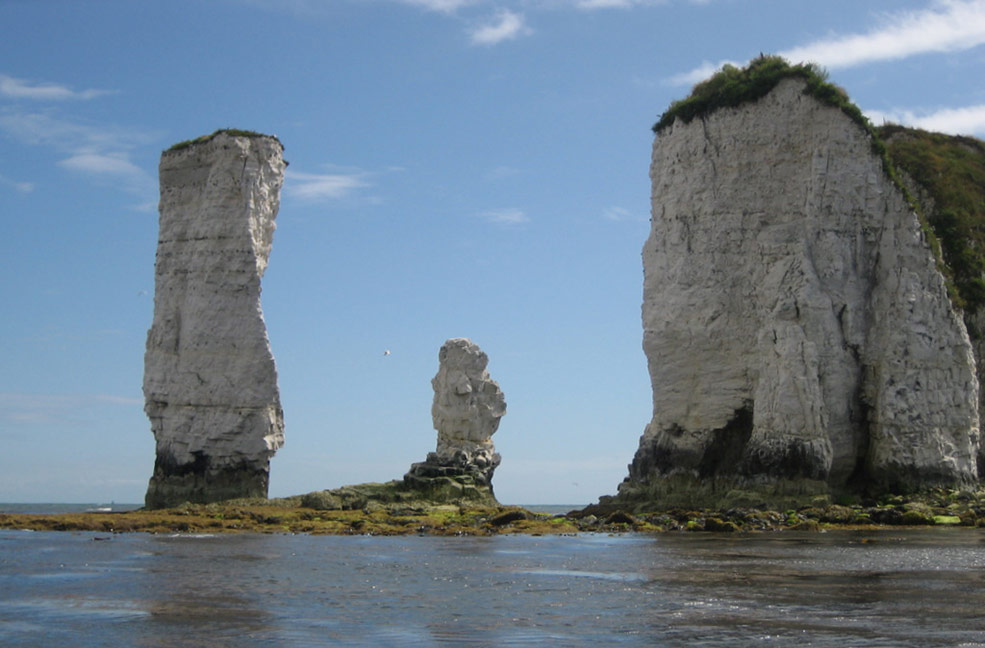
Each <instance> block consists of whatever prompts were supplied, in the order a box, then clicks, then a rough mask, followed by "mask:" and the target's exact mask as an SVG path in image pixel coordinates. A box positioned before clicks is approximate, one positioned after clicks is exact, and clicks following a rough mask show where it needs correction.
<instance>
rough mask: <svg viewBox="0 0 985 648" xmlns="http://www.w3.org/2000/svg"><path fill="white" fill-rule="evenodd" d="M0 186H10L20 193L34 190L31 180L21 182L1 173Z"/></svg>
mask: <svg viewBox="0 0 985 648" xmlns="http://www.w3.org/2000/svg"><path fill="white" fill-rule="evenodd" d="M0 186H4V187H11V188H12V189H16V190H17V191H19V192H21V193H31V192H32V191H34V183H33V182H23V181H20V180H13V179H11V178H8V177H7V176H5V175H2V174H0Z"/></svg>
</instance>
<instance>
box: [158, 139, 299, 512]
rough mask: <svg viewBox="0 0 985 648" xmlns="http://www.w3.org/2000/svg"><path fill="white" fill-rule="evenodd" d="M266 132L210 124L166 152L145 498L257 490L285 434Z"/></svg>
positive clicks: (272, 155) (271, 143)
mask: <svg viewBox="0 0 985 648" xmlns="http://www.w3.org/2000/svg"><path fill="white" fill-rule="evenodd" d="M282 152H283V147H282V146H281V144H280V142H278V141H277V140H276V139H275V138H272V137H264V136H255V137H254V136H234V135H230V134H227V133H218V134H216V135H215V136H214V137H212V138H207V139H206V138H203V141H196V142H195V143H192V144H191V145H189V146H184V147H183V148H176V149H172V150H169V151H165V152H164V153H163V155H162V156H161V163H160V185H161V201H160V233H159V241H158V247H157V259H156V263H155V292H154V321H153V324H152V326H151V329H150V331H149V332H148V335H147V350H146V354H145V357H144V396H145V399H146V404H145V408H144V409H145V411H146V412H147V416H148V417H149V418H150V422H151V429H152V431H153V433H154V438H155V440H156V442H157V460H156V462H155V465H154V474H153V476H152V477H151V479H150V484H149V486H148V489H147V495H146V498H145V504H146V505H147V506H148V507H152V508H159V507H165V506H174V505H177V504H180V503H181V502H185V501H191V502H202V503H204V502H212V501H217V500H222V499H228V498H233V497H258V496H259V497H266V495H267V484H268V475H269V470H270V458H271V457H272V456H273V454H274V452H275V451H276V450H277V449H278V448H279V447H281V446H282V445H283V443H284V420H283V413H282V410H281V405H280V397H279V392H278V389H277V370H276V368H275V366H274V358H273V355H272V353H271V350H270V344H269V342H268V339H267V330H266V324H265V323H264V319H263V312H262V311H261V308H260V278H261V277H262V276H263V273H264V270H265V269H266V267H267V259H268V257H269V255H270V248H271V245H272V241H273V234H274V219H275V217H276V215H277V211H278V208H279V205H280V189H281V185H282V184H283V178H284V168H285V166H286V165H285V162H284V160H283V157H282Z"/></svg>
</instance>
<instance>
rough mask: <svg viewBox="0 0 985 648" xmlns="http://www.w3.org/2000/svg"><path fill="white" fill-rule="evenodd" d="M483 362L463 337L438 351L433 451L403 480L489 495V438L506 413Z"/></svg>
mask: <svg viewBox="0 0 985 648" xmlns="http://www.w3.org/2000/svg"><path fill="white" fill-rule="evenodd" d="M487 364H489V358H488V356H486V354H485V353H484V352H483V351H482V349H480V348H479V345H477V344H475V343H474V342H472V341H471V340H469V339H467V338H453V339H450V340H448V341H446V342H445V343H444V345H442V347H441V350H440V351H439V352H438V373H437V374H436V375H435V377H434V379H433V380H431V386H432V387H433V388H434V401H433V403H432V405H431V418H432V420H433V421H434V429H435V430H437V432H438V443H437V448H436V449H435V451H434V452H430V453H428V455H427V459H426V460H425V461H424V462H422V463H415V464H414V465H413V466H411V469H410V471H409V472H408V473H407V474H406V475H405V476H404V482H405V484H407V485H408V486H410V487H413V488H417V489H425V490H426V489H434V487H435V485H436V481H435V480H437V481H438V482H445V483H451V482H454V483H457V484H459V487H460V486H461V485H464V486H466V487H469V488H471V487H478V488H479V489H482V490H488V492H489V493H490V494H492V477H493V472H494V471H495V470H496V467H497V466H498V465H499V463H500V456H499V454H498V453H497V452H496V448H495V447H494V446H493V442H492V436H493V434H495V433H496V429H497V428H498V427H499V421H500V419H501V418H502V417H503V416H504V415H505V414H506V399H505V397H504V396H503V392H502V390H501V389H500V388H499V384H497V383H496V381H495V380H493V379H492V378H490V376H489V372H488V371H487V370H486V365H487Z"/></svg>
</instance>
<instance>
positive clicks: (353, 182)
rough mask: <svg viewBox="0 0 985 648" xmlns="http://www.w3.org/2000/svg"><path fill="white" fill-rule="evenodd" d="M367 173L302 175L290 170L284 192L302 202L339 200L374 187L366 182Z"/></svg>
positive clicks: (285, 180)
mask: <svg viewBox="0 0 985 648" xmlns="http://www.w3.org/2000/svg"><path fill="white" fill-rule="evenodd" d="M366 175H367V174H366V173H363V172H357V173H301V172H299V171H291V170H288V171H287V172H286V174H285V177H284V191H285V193H288V194H290V195H292V196H295V197H296V198H300V199H302V200H312V201H318V200H338V199H340V198H347V197H349V196H351V195H352V194H353V193H354V192H356V191H358V190H360V189H363V188H366V187H369V186H372V185H371V184H370V183H369V182H367V181H366V179H365V178H366Z"/></svg>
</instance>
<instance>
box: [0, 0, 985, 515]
mask: <svg viewBox="0 0 985 648" xmlns="http://www.w3.org/2000/svg"><path fill="white" fill-rule="evenodd" d="M760 52H766V53H781V54H785V55H788V56H789V57H790V58H791V59H792V60H794V61H799V60H813V61H816V62H818V63H820V64H821V65H823V66H825V67H827V69H828V70H829V71H830V73H831V79H832V81H834V82H835V83H837V84H839V85H841V86H842V87H844V88H845V89H846V90H847V91H848V92H849V94H850V95H851V96H852V98H853V99H854V100H855V102H856V103H857V104H858V105H859V106H860V107H861V108H862V109H863V110H864V111H865V112H866V113H867V114H868V115H870V117H871V118H872V119H873V121H876V122H877V123H879V122H881V121H882V120H883V119H892V120H895V121H902V122H904V123H908V124H914V125H920V126H922V127H925V128H930V129H934V130H942V131H946V132H955V133H963V134H973V135H977V136H979V137H983V136H985V84H983V80H985V74H983V72H985V1H982V0H978V1H972V0H960V1H959V0H950V1H933V0H924V1H909V2H906V1H901V0H891V1H890V0H871V1H868V2H859V1H858V0H853V1H851V2H846V1H843V0H825V1H824V2H794V1H788V0H784V1H774V0H760V1H752V0H705V1H702V2H697V1H688V0H664V1H646V0H583V1H578V0H567V1H565V0H402V1H401V0H320V1H319V0H253V1H247V0H211V1H208V2H206V1H199V2H190V1H187V0H169V1H168V2H139V3H137V2H127V1H122V0H98V1H95V0H94V1H92V2H77V1H74V0H65V1H58V0H0V218H2V222H3V236H2V237H0V258H2V259H3V272H2V274H0V302H2V304H3V317H2V318H0V345H2V352H0V357H2V358H3V361H2V363H0V443H2V444H3V452H2V453H0V501H8V502H9V501H22V502H39V501H94V502H95V501H103V502H108V501H111V500H115V501H117V502H140V501H142V500H143V495H144V491H145V489H146V484H147V479H148V478H149V476H150V474H151V470H152V468H153V462H154V443H153V438H152V436H151V433H150V426H149V423H148V422H147V419H146V417H145V416H144V413H143V397H142V394H141V383H142V377H143V352H144V343H145V337H146V331H147V328H148V327H149V325H150V322H151V315H152V299H153V287H154V286H153V283H154V267H153V262H154V251H155V246H156V240H157V239H156V237H157V212H156V208H157V163H158V160H159V157H160V152H161V151H162V150H163V149H166V148H167V147H169V146H170V145H171V144H173V143H175V142H178V141H181V140H185V139H189V138H193V137H196V136H198V135H202V134H206V133H210V132H212V131H213V130H215V129H217V128H223V127H234V128H243V129H249V130H257V131H262V132H266V133H273V134H276V135H277V136H279V137H280V139H281V141H282V142H283V143H284V145H285V148H286V150H285V157H286V158H287V160H288V161H289V162H290V167H289V169H288V174H287V179H286V182H285V186H284V191H283V196H282V203H281V210H280V214H279V216H278V219H277V223H278V229H277V232H276V235H275V237H274V247H273V252H272V255H271V259H270V266H269V268H268V270H267V274H266V276H265V277H264V280H263V308H264V312H265V316H266V320H267V326H268V331H269V336H270V339H271V344H272V347H273V351H274V356H275V358H276V360H277V365H278V371H279V382H280V389H281V398H282V403H283V406H284V410H285V419H286V445H285V447H284V448H282V449H281V450H280V451H279V452H278V454H277V456H276V457H275V458H274V460H273V462H272V466H271V488H270V493H271V495H273V496H282V495H289V494H295V493H303V492H307V491H311V490H316V489H320V488H331V487H336V486H340V485H343V484H349V483H356V482H364V481H383V480H388V479H394V478H399V477H401V476H402V475H403V473H404V472H405V471H406V470H407V468H408V467H409V465H410V464H411V463H412V462H414V461H420V460H423V459H424V457H425V455H426V454H427V452H428V451H430V450H432V449H433V447H434V443H435V432H434V430H433V429H432V426H431V416H430V406H431V397H432V391H431V386H430V380H431V378H432V376H433V375H434V373H435V371H436V370H437V352H438V349H439V347H440V346H441V344H442V343H443V342H444V340H445V339H447V338H450V337H459V336H462V337H470V338H472V339H473V340H474V341H475V342H477V343H478V344H479V345H480V346H481V347H482V348H483V349H484V350H485V351H486V352H487V353H488V354H489V357H490V362H489V370H490V372H491V374H492V377H493V378H494V379H496V380H497V381H498V382H499V383H500V385H501V386H502V389H503V391H504V393H505V394H506V399H507V402H508V413H507V415H506V417H505V418H504V419H503V420H502V424H501V425H500V428H499V432H498V433H497V434H496V436H495V437H494V440H495V443H496V446H497V449H498V450H499V451H500V453H501V454H502V456H503V463H502V465H501V466H500V468H499V470H498V471H497V473H496V477H495V485H496V490H497V494H498V496H499V498H500V500H501V501H503V502H507V503H531V504H533V503H568V504H584V503H589V502H591V501H595V500H596V499H597V498H598V496H599V495H602V494H606V493H613V492H614V491H615V489H616V486H617V484H618V483H619V482H620V481H621V480H622V478H623V477H624V476H625V474H626V464H627V463H628V462H629V461H630V460H631V459H632V456H633V453H634V452H635V450H636V446H637V443H638V439H639V436H640V434H641V433H642V431H643V427H644V425H645V423H646V422H647V421H648V420H649V419H650V416H651V411H650V410H651V399H650V387H649V379H648V377H647V372H646V360H645V357H644V356H643V353H642V350H641V346H640V345H641V339H642V330H641V324H640V303H641V287H642V267H641V262H640V250H641V247H642V245H643V242H644V240H645V238H646V236H647V232H648V213H649V195H650V187H649V179H648V165H649V156H650V148H651V146H652V141H653V140H652V138H653V135H652V133H651V131H650V126H651V125H652V124H653V123H654V122H655V121H656V120H657V118H658V117H659V116H660V114H661V112H663V111H664V110H665V109H666V107H667V106H668V105H669V103H670V102H671V101H672V100H674V99H679V98H682V97H684V96H686V95H687V94H688V92H689V91H690V87H691V85H692V84H693V83H694V82H696V81H698V80H700V79H701V78H703V77H704V76H706V75H708V74H709V73H711V72H712V71H713V70H714V69H715V67H717V66H719V65H721V64H722V63H723V62H735V63H740V64H741V63H745V62H747V61H748V60H749V59H750V58H752V57H754V56H756V55H758V54H759V53H760ZM385 349H390V350H391V351H392V354H391V355H388V356H384V355H383V351H384V350H385Z"/></svg>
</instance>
